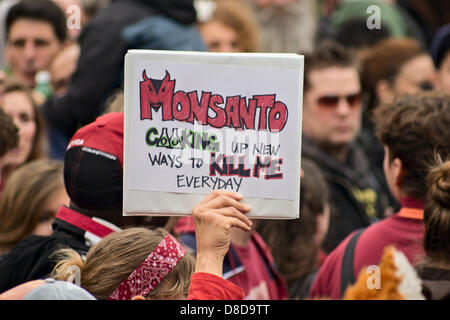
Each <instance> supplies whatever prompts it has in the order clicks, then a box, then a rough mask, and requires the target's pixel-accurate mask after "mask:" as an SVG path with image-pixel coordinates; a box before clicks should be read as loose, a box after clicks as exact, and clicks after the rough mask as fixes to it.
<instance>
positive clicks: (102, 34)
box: [41, 0, 205, 137]
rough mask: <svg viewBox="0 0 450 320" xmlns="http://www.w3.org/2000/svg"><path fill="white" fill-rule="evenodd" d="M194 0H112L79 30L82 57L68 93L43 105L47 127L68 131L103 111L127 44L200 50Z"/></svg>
mask: <svg viewBox="0 0 450 320" xmlns="http://www.w3.org/2000/svg"><path fill="white" fill-rule="evenodd" d="M195 20H196V12H195V9H194V6H193V1H192V0H126V1H125V0H116V1H113V2H112V3H111V5H109V6H108V7H106V8H105V9H103V10H102V11H100V12H99V13H98V14H97V15H96V16H94V18H92V20H91V21H90V22H89V23H88V25H86V26H85V28H84V29H83V31H82V33H81V35H80V39H79V42H80V47H81V51H80V57H79V59H78V64H77V68H76V70H75V72H74V74H73V75H72V77H71V80H70V83H69V86H68V89H67V93H66V95H64V96H63V97H56V96H53V97H51V98H50V99H48V100H47V101H46V102H45V103H44V104H43V105H42V108H41V109H42V112H43V114H44V117H45V118H46V120H47V122H48V123H49V125H50V127H52V128H56V129H57V130H59V131H60V132H62V133H63V134H65V135H66V136H67V137H71V136H72V135H73V133H74V132H75V131H76V129H77V128H78V127H80V126H83V125H85V124H87V123H89V122H91V121H93V120H95V118H96V117H97V116H98V115H99V114H100V113H101V112H102V111H103V108H104V103H105V101H106V99H107V98H108V97H109V96H110V95H111V94H112V93H113V92H114V90H115V89H118V88H120V87H121V85H122V82H123V67H124V58H125V54H126V53H127V51H128V49H158V50H192V51H193V50H198V51H204V50H205V46H204V44H203V42H202V40H201V37H200V35H199V34H198V32H197V31H196V30H195V27H194V26H193V23H194V22H195Z"/></svg>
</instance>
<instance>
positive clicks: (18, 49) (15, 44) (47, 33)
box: [6, 19, 62, 87]
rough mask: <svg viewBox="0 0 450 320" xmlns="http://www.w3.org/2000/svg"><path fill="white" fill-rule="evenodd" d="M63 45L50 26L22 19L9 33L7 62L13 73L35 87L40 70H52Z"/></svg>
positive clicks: (45, 23)
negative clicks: (52, 64)
mask: <svg viewBox="0 0 450 320" xmlns="http://www.w3.org/2000/svg"><path fill="white" fill-rule="evenodd" d="M61 46H62V44H61V43H60V42H59V40H58V38H57V37H56V34H55V33H54V31H53V28H52V26H51V25H50V24H49V23H47V22H44V21H40V20H32V19H19V20H17V21H16V22H14V23H13V24H12V25H11V28H10V30H9V35H8V40H7V43H6V59H7V61H8V64H9V65H10V67H11V68H12V71H13V73H14V74H15V75H16V76H18V77H19V78H21V79H22V81H24V82H25V83H26V84H27V85H28V86H30V87H34V84H35V76H36V73H37V71H39V70H49V68H50V64H51V62H52V60H53V58H54V57H55V56H56V54H57V53H58V51H59V50H60V49H61Z"/></svg>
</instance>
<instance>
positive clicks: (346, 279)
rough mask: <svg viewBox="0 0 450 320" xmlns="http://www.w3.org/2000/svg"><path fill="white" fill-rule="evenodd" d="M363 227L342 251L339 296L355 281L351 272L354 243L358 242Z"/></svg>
mask: <svg viewBox="0 0 450 320" xmlns="http://www.w3.org/2000/svg"><path fill="white" fill-rule="evenodd" d="M364 230H365V229H360V230H357V231H356V232H355V233H354V234H353V236H352V237H351V239H350V241H349V242H348V244H347V247H346V248H345V251H344V256H343V258H342V266H341V298H342V296H343V295H344V293H345V289H347V286H349V285H351V284H353V283H355V274H354V272H353V257H354V254H355V247H356V243H357V242H358V238H359V236H360V235H361V234H362V233H363V231H364Z"/></svg>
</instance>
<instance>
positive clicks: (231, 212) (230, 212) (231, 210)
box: [214, 207, 253, 230]
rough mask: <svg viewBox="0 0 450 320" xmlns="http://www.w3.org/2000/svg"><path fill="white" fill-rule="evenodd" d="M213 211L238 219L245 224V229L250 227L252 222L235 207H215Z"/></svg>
mask: <svg viewBox="0 0 450 320" xmlns="http://www.w3.org/2000/svg"><path fill="white" fill-rule="evenodd" d="M214 212H217V213H219V214H221V215H223V216H225V217H229V218H235V219H238V220H239V221H241V222H243V223H244V224H245V226H246V227H245V229H246V230H248V229H251V226H252V224H253V223H252V221H251V220H250V219H249V218H248V217H247V216H246V215H245V214H243V213H241V212H240V211H239V210H237V209H236V208H235V207H226V208H221V209H216V210H214ZM241 229H242V228H241Z"/></svg>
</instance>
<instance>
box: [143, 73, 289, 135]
mask: <svg viewBox="0 0 450 320" xmlns="http://www.w3.org/2000/svg"><path fill="white" fill-rule="evenodd" d="M142 78H143V81H140V104H141V120H144V119H149V120H152V119H153V114H152V111H153V109H154V110H155V111H158V110H159V109H160V108H162V121H173V120H177V121H182V122H190V123H194V119H195V120H196V121H197V122H198V123H200V124H202V125H209V126H212V127H214V128H223V127H228V128H240V129H254V130H269V131H270V132H280V131H281V130H283V128H284V126H285V125H286V122H287V119H288V110H287V107H286V105H285V104H284V103H283V102H281V101H276V100H275V96H276V95H275V94H267V95H254V96H253V97H252V98H249V99H248V101H247V98H246V97H241V96H239V95H237V96H231V97H225V98H224V97H222V96H221V95H220V94H212V93H211V92H205V91H202V93H201V97H200V99H199V94H198V92H197V91H191V92H184V91H182V90H180V91H177V92H174V91H175V82H176V80H170V74H169V72H168V71H166V75H165V77H164V79H162V80H157V79H151V78H148V77H147V74H146V72H145V70H144V71H143V72H142ZM210 111H212V113H214V115H215V116H214V117H211V116H210V114H211V112H210Z"/></svg>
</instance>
